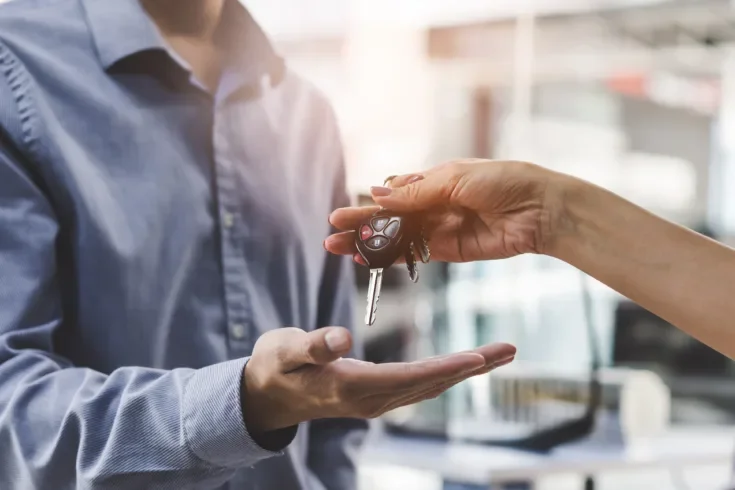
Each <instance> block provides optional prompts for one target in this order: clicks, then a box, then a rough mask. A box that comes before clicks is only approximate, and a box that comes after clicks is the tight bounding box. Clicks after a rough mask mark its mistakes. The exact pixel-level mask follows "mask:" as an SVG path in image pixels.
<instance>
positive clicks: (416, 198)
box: [370, 173, 451, 212]
mask: <svg viewBox="0 0 735 490" xmlns="http://www.w3.org/2000/svg"><path fill="white" fill-rule="evenodd" d="M395 180H399V179H395ZM447 184H448V183H447V182H446V180H445V179H442V178H441V173H430V174H428V175H426V176H425V177H424V178H422V179H419V180H416V179H413V181H412V182H411V183H408V184H405V185H400V184H399V185H398V186H397V187H371V188H370V193H371V194H372V197H373V200H374V201H375V202H376V203H377V204H378V205H380V206H382V207H384V208H388V209H391V210H394V211H403V212H411V211H423V210H426V209H429V208H432V207H434V206H438V205H442V204H447V203H448V201H449V196H450V195H451V190H450V188H449V187H448V185H447Z"/></svg>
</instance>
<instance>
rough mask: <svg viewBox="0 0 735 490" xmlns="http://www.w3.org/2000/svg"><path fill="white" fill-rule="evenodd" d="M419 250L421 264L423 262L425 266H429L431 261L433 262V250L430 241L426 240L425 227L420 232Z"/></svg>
mask: <svg viewBox="0 0 735 490" xmlns="http://www.w3.org/2000/svg"><path fill="white" fill-rule="evenodd" d="M417 248H418V250H419V256H420V257H421V262H423V263H424V264H428V263H429V260H431V249H430V248H429V241H428V240H427V239H426V234H425V233H424V228H423V227H421V230H420V232H419V239H418V247H417Z"/></svg>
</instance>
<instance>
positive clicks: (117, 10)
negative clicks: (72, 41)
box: [82, 0, 166, 70]
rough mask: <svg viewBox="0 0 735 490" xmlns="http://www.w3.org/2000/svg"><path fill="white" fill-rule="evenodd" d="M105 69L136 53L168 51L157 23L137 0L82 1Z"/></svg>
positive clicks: (98, 54)
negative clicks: (154, 22) (155, 23)
mask: <svg viewBox="0 0 735 490" xmlns="http://www.w3.org/2000/svg"><path fill="white" fill-rule="evenodd" d="M82 4H83V5H84V9H85V10H86V12H87V23H88V24H89V28H90V30H91V32H92V38H93V40H94V44H95V46H96V48H97V56H99V60H100V63H101V64H102V67H103V68H104V69H105V70H107V69H109V68H110V67H112V66H113V65H115V64H116V63H117V62H119V61H121V60H123V59H125V58H127V57H129V56H132V55H134V54H136V53H140V52H143V51H149V50H157V49H160V50H166V44H165V42H164V40H163V38H162V37H161V35H160V34H159V32H158V29H156V26H155V25H154V24H153V21H152V20H151V19H150V18H149V17H148V15H147V14H146V13H145V11H144V10H143V7H141V5H140V3H138V1H137V0H114V1H112V2H111V1H110V0H82Z"/></svg>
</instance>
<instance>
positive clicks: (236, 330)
mask: <svg viewBox="0 0 735 490" xmlns="http://www.w3.org/2000/svg"><path fill="white" fill-rule="evenodd" d="M230 331H231V332H232V336H233V337H234V338H236V339H241V338H243V337H244V336H245V327H243V326H242V325H240V324H239V323H235V324H233V325H232V326H230Z"/></svg>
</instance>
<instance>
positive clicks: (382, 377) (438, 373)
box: [341, 352, 485, 395]
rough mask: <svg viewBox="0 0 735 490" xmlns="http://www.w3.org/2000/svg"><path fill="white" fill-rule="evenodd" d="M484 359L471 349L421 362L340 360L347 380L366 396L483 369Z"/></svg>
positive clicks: (343, 374)
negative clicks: (362, 362)
mask: <svg viewBox="0 0 735 490" xmlns="http://www.w3.org/2000/svg"><path fill="white" fill-rule="evenodd" d="M484 365H485V359H484V358H483V357H482V356H481V355H480V354H476V353H474V352H462V353H458V354H452V355H449V356H447V357H444V358H438V359H428V360H423V361H414V362H402V363H385V364H375V365H364V364H357V363H342V364H341V368H342V370H343V372H342V376H343V378H344V380H345V382H346V383H348V384H350V385H352V386H353V387H355V388H356V389H359V390H360V391H361V392H362V393H365V394H366V395H368V394H371V393H376V394H377V393H389V392H393V391H398V392H399V391H402V390H406V389H409V388H411V387H415V386H419V385H427V384H430V383H441V382H442V381H445V380H447V379H451V378H453V377H456V376H459V375H462V374H465V373H470V372H472V371H474V370H477V369H479V368H482V367H483V366H484Z"/></svg>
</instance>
